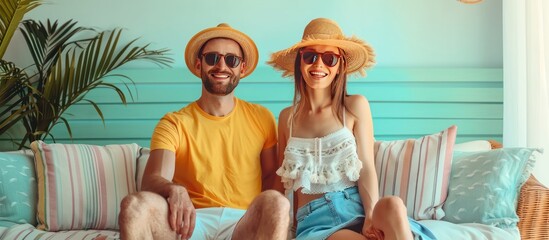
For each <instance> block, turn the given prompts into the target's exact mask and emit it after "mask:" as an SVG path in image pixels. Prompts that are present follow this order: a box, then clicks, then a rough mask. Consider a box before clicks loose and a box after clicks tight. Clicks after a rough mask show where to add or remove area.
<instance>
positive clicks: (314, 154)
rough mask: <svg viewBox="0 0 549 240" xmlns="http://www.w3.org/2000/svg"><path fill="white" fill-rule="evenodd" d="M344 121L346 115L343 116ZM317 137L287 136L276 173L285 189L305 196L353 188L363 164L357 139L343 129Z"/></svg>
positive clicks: (347, 130) (345, 128) (346, 129)
mask: <svg viewBox="0 0 549 240" xmlns="http://www.w3.org/2000/svg"><path fill="white" fill-rule="evenodd" d="M343 119H345V113H344V114H343ZM343 123H344V124H343V127H342V128H341V129H339V130H338V131H336V132H333V133H331V134H329V135H326V136H324V137H320V138H298V137H292V136H291V133H292V123H290V137H289V139H288V143H287V145H286V149H285V150H284V161H283V163H282V166H281V167H280V168H279V169H278V170H277V171H276V174H278V175H279V176H281V177H282V182H283V183H284V188H286V189H287V190H290V189H291V190H293V191H296V190H298V189H299V188H302V189H301V192H302V193H305V194H319V193H327V192H333V191H341V190H343V189H345V188H348V187H352V186H355V185H356V181H357V180H358V177H359V173H360V169H361V168H362V162H361V161H360V160H359V158H358V154H357V149H356V140H355V137H354V135H353V133H352V132H351V131H350V130H349V129H348V128H347V127H345V120H344V121H343Z"/></svg>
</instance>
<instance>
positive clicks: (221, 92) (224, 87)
mask: <svg viewBox="0 0 549 240" xmlns="http://www.w3.org/2000/svg"><path fill="white" fill-rule="evenodd" d="M212 73H223V74H227V75H229V82H228V83H227V84H222V83H220V82H217V81H214V80H212V79H210V74H212ZM201 76H202V84H203V85H204V88H205V89H206V91H208V92H209V93H211V94H213V95H218V96H225V95H227V94H230V93H232V92H233V90H234V89H235V88H236V86H238V82H240V81H239V80H240V75H233V74H232V73H229V72H217V71H210V72H209V73H206V72H204V71H201Z"/></svg>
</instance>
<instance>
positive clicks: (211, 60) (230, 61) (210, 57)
mask: <svg viewBox="0 0 549 240" xmlns="http://www.w3.org/2000/svg"><path fill="white" fill-rule="evenodd" d="M202 57H203V58H204V60H205V61H206V63H207V64H208V65H210V66H215V65H216V64H217V63H218V62H219V60H220V59H221V58H224V59H225V64H227V66H228V67H230V68H235V67H238V65H239V64H240V62H241V61H242V57H239V56H236V55H234V54H232V53H227V54H221V53H216V52H208V53H204V54H202Z"/></svg>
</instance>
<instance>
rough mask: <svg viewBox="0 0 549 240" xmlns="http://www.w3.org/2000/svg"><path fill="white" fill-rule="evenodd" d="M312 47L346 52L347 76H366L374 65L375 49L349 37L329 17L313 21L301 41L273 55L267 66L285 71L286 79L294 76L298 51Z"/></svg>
mask: <svg viewBox="0 0 549 240" xmlns="http://www.w3.org/2000/svg"><path fill="white" fill-rule="evenodd" d="M312 45H327V46H335V47H338V48H340V49H341V50H343V51H344V52H345V60H346V62H347V74H352V73H356V72H358V73H360V74H361V75H363V76H364V75H365V74H366V72H365V70H366V69H367V68H369V67H372V66H373V65H374V64H375V54H374V49H373V48H372V47H371V46H370V45H369V44H367V43H366V42H364V41H363V40H361V39H359V38H357V37H355V36H351V37H346V36H345V35H343V31H342V30H341V28H340V27H339V25H338V24H337V23H336V22H335V21H333V20H330V19H327V18H317V19H314V20H312V21H311V22H310V23H309V24H307V26H306V27H305V30H304V31H303V37H302V39H301V42H299V43H297V44H295V45H293V46H292V47H290V48H287V49H284V50H281V51H278V52H275V53H273V54H272V55H271V59H270V60H269V62H267V63H268V64H270V65H272V66H273V67H275V68H276V69H278V70H281V71H283V74H282V75H283V76H285V77H286V76H292V75H294V64H295V58H296V54H297V51H299V50H300V49H301V48H303V47H307V46H312Z"/></svg>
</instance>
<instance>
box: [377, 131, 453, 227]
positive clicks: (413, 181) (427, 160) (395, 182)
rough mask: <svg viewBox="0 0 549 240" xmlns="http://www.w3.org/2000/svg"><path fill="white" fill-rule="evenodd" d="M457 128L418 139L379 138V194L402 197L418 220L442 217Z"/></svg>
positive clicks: (413, 216) (381, 195)
mask: <svg viewBox="0 0 549 240" xmlns="http://www.w3.org/2000/svg"><path fill="white" fill-rule="evenodd" d="M456 132H457V127H456V126H451V127H449V128H448V129H446V130H444V131H442V132H439V133H436V134H433V135H428V136H424V137H421V138H418V139H408V140H395V141H376V142H375V147H374V148H375V150H374V154H375V165H376V173H377V177H378V180H379V182H378V183H379V194H380V197H383V196H399V197H400V198H401V199H402V200H403V201H404V204H405V205H406V207H407V209H408V216H409V217H412V218H414V219H416V220H424V219H436V220H438V219H441V218H442V217H444V211H443V210H442V205H443V203H444V201H445V200H446V196H447V193H448V191H447V190H448V178H449V177H450V169H451V165H452V148H453V146H454V143H455V139H456Z"/></svg>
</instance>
